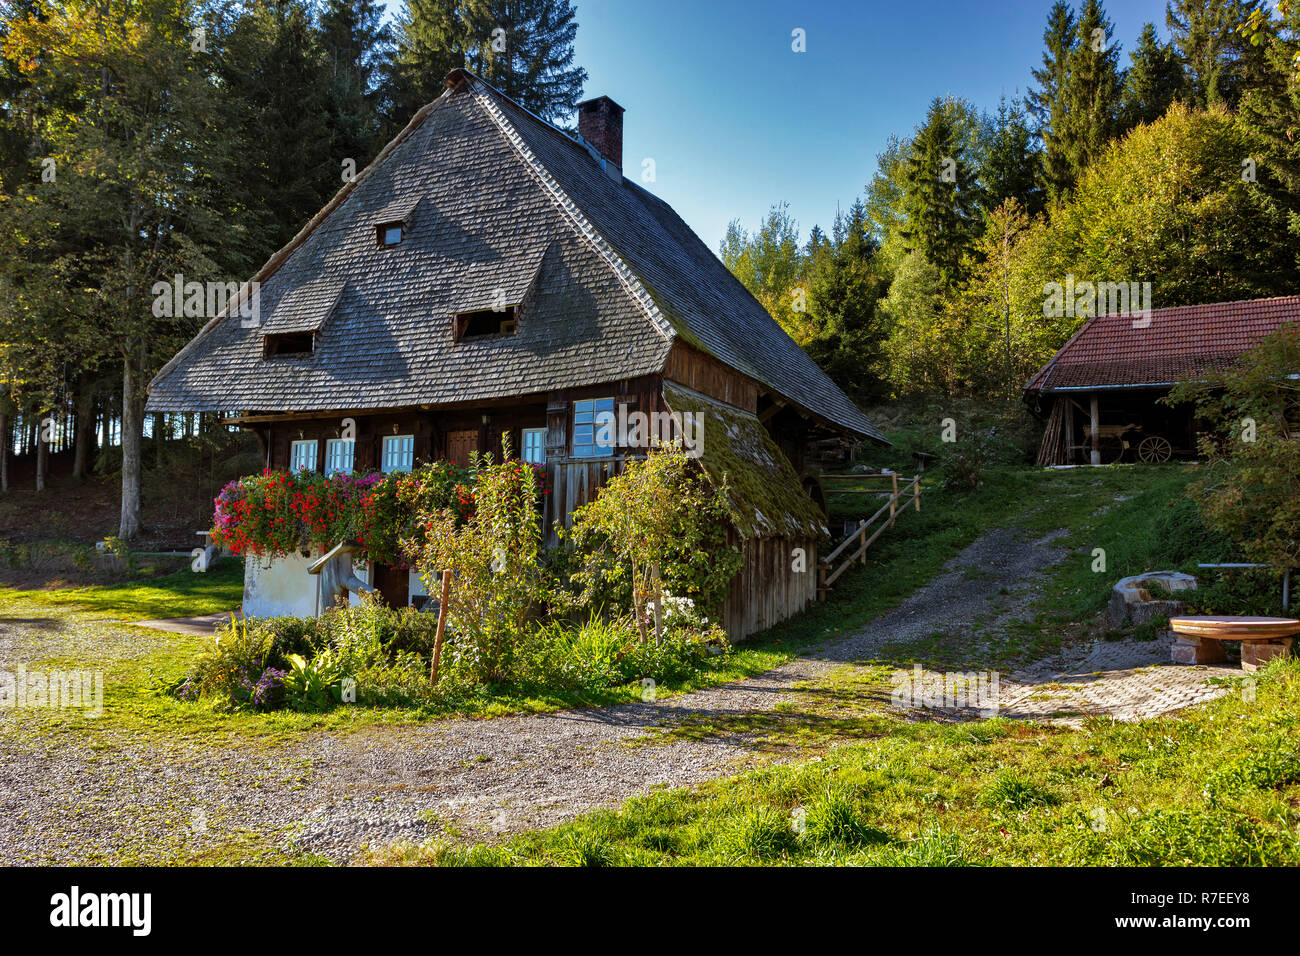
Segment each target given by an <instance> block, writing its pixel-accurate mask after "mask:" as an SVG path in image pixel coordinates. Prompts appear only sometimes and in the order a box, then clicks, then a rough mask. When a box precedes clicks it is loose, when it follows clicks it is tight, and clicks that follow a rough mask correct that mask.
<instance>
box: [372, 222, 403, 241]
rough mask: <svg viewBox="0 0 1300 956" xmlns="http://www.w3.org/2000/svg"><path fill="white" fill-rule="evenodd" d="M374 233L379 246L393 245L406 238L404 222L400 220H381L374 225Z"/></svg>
mask: <svg viewBox="0 0 1300 956" xmlns="http://www.w3.org/2000/svg"><path fill="white" fill-rule="evenodd" d="M375 233H376V236H375V238H377V239H378V240H379V244H380V245H381V246H395V245H397V244H398V243H400V242H401V241H402V240H403V239H404V238H406V223H405V222H402V221H400V220H398V221H396V222H381V223H380V224H379V225H378V226H376V227H375Z"/></svg>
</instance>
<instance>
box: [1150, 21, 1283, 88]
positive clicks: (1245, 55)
mask: <svg viewBox="0 0 1300 956" xmlns="http://www.w3.org/2000/svg"><path fill="white" fill-rule="evenodd" d="M1264 7H1265V4H1264V2H1263V0H1170V2H1169V3H1168V4H1167V5H1166V7H1165V24H1166V26H1168V27H1169V30H1170V32H1171V34H1172V35H1173V43H1174V46H1175V48H1176V49H1177V50H1178V54H1179V56H1181V57H1182V60H1183V63H1184V64H1185V66H1186V72H1187V80H1188V96H1189V98H1190V101H1191V103H1192V104H1193V105H1195V106H1201V107H1206V106H1214V105H1216V104H1223V105H1224V106H1227V107H1228V108H1229V109H1235V108H1236V106H1237V103H1238V101H1239V100H1240V99H1241V95H1242V93H1243V92H1244V90H1245V88H1246V85H1247V76H1248V75H1249V74H1252V73H1258V72H1259V70H1260V69H1261V68H1262V65H1263V64H1262V59H1263V51H1262V49H1260V48H1258V47H1255V46H1252V44H1251V43H1250V42H1249V41H1248V40H1247V39H1246V38H1245V37H1243V36H1242V34H1241V32H1240V28H1241V26H1242V24H1244V23H1245V22H1246V21H1247V20H1248V19H1249V18H1250V17H1251V15H1252V13H1254V12H1255V11H1258V10H1261V9H1263V8H1264Z"/></svg>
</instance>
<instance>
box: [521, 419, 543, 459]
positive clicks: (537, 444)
mask: <svg viewBox="0 0 1300 956" xmlns="http://www.w3.org/2000/svg"><path fill="white" fill-rule="evenodd" d="M523 439H524V440H523V446H524V447H523V455H524V461H526V462H528V464H530V465H544V464H546V429H545V428H525V429H524V434H523Z"/></svg>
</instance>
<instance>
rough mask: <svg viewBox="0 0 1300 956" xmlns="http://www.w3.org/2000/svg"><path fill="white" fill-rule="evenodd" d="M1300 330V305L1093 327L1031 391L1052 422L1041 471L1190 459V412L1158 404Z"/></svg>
mask: <svg viewBox="0 0 1300 956" xmlns="http://www.w3.org/2000/svg"><path fill="white" fill-rule="evenodd" d="M1292 322H1300V296H1282V297H1277V298H1270V299H1250V300H1245V301H1240V302H1215V303H1210V304H1207V305H1186V306H1177V307H1174V308H1168V309H1155V310H1153V311H1151V312H1150V313H1148V314H1147V315H1145V316H1143V315H1137V314H1124V315H1099V316H1094V317H1092V318H1090V319H1088V321H1087V322H1085V323H1084V324H1083V326H1082V327H1081V328H1080V329H1079V331H1078V332H1076V333H1075V334H1074V336H1073V337H1071V339H1070V340H1069V341H1068V342H1066V343H1065V345H1063V346H1062V347H1061V349H1060V351H1058V352H1057V353H1056V354H1055V355H1054V356H1052V360H1051V361H1050V362H1048V363H1047V364H1046V365H1044V366H1043V367H1042V368H1041V369H1039V370H1038V372H1037V373H1036V374H1035V375H1034V376H1033V378H1031V379H1030V380H1029V383H1028V384H1027V385H1026V386H1025V397H1026V400H1027V401H1029V403H1030V404H1031V406H1033V407H1034V409H1035V410H1036V411H1038V412H1040V413H1042V414H1044V415H1045V416H1046V419H1047V427H1046V431H1045V433H1044V436H1043V445H1042V448H1041V449H1040V451H1039V464H1044V465H1050V464H1086V463H1092V464H1107V463H1110V462H1112V461H1119V460H1125V461H1135V460H1136V461H1167V460H1169V459H1170V458H1171V457H1173V456H1175V455H1178V454H1191V453H1192V452H1193V451H1194V449H1195V445H1196V423H1195V421H1194V420H1193V417H1192V412H1191V410H1190V409H1187V408H1170V407H1167V406H1165V405H1162V404H1160V403H1159V399H1160V398H1162V397H1163V396H1164V395H1166V394H1167V393H1168V392H1169V390H1170V389H1171V388H1172V387H1173V386H1174V385H1175V384H1177V383H1178V382H1183V381H1190V380H1194V379H1196V378H1198V377H1200V376H1203V375H1205V374H1206V373H1208V372H1211V371H1217V370H1222V369H1225V368H1229V367H1231V366H1232V365H1233V364H1234V363H1236V362H1237V361H1238V360H1239V359H1240V358H1241V356H1242V355H1243V354H1244V353H1246V352H1248V351H1250V350H1251V349H1253V348H1255V347H1256V346H1258V345H1259V344H1260V343H1261V342H1263V341H1264V340H1265V339H1266V338H1268V336H1270V335H1272V334H1273V333H1275V332H1277V331H1278V330H1279V329H1281V328H1282V326H1283V325H1285V324H1287V323H1292Z"/></svg>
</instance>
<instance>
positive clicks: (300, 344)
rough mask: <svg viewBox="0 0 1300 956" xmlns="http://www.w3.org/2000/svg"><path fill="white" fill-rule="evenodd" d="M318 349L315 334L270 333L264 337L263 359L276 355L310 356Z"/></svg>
mask: <svg viewBox="0 0 1300 956" xmlns="http://www.w3.org/2000/svg"><path fill="white" fill-rule="evenodd" d="M315 349H316V335H315V333H313V332H270V333H267V334H266V335H263V336H262V358H264V359H268V358H272V357H273V356H276V355H310V354H311V353H312V352H313V351H315Z"/></svg>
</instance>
